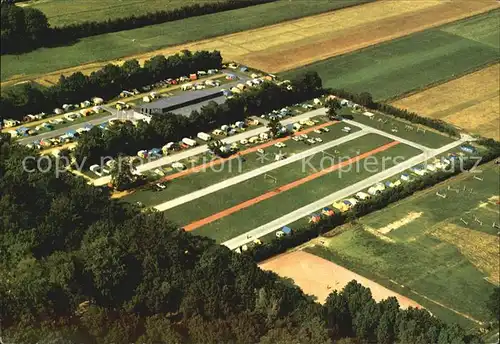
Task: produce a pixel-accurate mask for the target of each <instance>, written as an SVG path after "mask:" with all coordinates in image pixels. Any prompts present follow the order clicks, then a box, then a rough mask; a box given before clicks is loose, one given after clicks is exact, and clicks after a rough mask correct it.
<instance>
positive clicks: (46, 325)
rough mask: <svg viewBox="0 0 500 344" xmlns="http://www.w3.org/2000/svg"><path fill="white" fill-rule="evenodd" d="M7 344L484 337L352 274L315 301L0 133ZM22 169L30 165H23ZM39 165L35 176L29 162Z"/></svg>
mask: <svg viewBox="0 0 500 344" xmlns="http://www.w3.org/2000/svg"><path fill="white" fill-rule="evenodd" d="M0 152H1V154H0V175H1V176H2V178H0V191H1V192H0V219H1V224H2V225H1V226H0V275H1V276H2V278H1V279H0V309H1V310H2V341H4V342H7V343H57V344H59V343H60V344H62V343H65V344H69V343H75V344H76V343H88V344H101V343H103V344H104V343H169V344H172V343H206V344H212V343H213V344H225V343H227V344H230V343H231V344H233V343H237V344H254V343H260V344H285V343H286V344H290V343H291V344H302V343H317V344H333V343H343V344H348V343H352V344H355V343H374V342H377V343H380V344H386V343H387V344H389V343H399V344H415V343H422V344H424V343H425V344H427V343H439V344H446V343H466V344H467V343H471V344H472V343H481V339H480V338H479V337H478V336H477V335H475V334H474V333H470V332H467V331H465V330H464V329H462V328H460V327H459V326H458V325H447V324H445V323H443V322H441V321H440V320H438V319H437V318H435V317H433V316H432V315H430V314H429V313H428V312H427V311H425V310H419V309H412V308H410V309H408V310H402V309H400V308H399V304H398V302H397V300H396V299H395V298H388V299H386V300H383V301H381V302H378V303H377V302H375V301H374V300H373V297H372V295H371V292H370V290H369V289H368V288H365V287H363V286H362V285H360V284H358V283H356V282H355V281H352V282H350V283H349V284H347V285H346V286H345V287H344V288H343V289H342V290H338V291H334V292H332V293H331V294H330V295H329V296H328V298H327V300H326V303H325V304H324V305H320V304H318V303H315V302H313V300H312V299H311V298H310V297H308V296H306V295H304V293H303V292H302V291H301V290H300V289H299V288H297V287H295V286H293V285H291V284H289V283H288V282H285V281H284V280H282V279H280V278H279V277H278V276H277V275H276V274H274V273H271V272H265V271H262V270H260V269H259V268H258V266H257V265H256V264H255V262H254V261H253V260H252V259H251V258H250V257H248V256H245V255H239V254H236V253H234V252H231V251H230V250H229V249H227V248H226V247H224V246H220V245H217V244H215V242H214V241H212V240H210V239H208V238H205V237H200V236H195V235H192V234H190V233H187V232H184V231H183V230H180V229H179V228H177V227H176V226H175V225H173V224H172V223H171V222H169V221H168V218H166V217H165V215H164V214H162V213H143V212H141V211H140V210H139V209H137V208H135V207H133V206H131V205H127V204H126V203H120V202H118V201H116V200H112V199H110V197H109V196H110V195H109V193H108V191H107V189H100V188H95V187H92V186H90V185H87V183H86V182H85V181H84V180H83V179H82V178H78V177H77V178H75V177H74V176H72V175H69V174H66V173H63V174H62V175H59V176H57V175H56V174H55V173H54V172H55V171H54V170H52V169H51V167H50V164H51V162H50V161H51V159H54V158H51V157H47V159H44V160H43V163H42V165H41V166H40V167H42V168H43V171H44V172H42V170H39V169H36V163H34V162H28V165H26V162H25V161H24V158H25V157H26V156H27V155H32V156H37V154H38V153H37V152H36V151H32V150H30V149H28V148H26V147H23V146H19V145H16V144H13V143H12V142H11V141H10V137H9V136H8V135H5V134H0ZM23 165H24V168H23ZM31 169H34V170H33V172H28V170H31Z"/></svg>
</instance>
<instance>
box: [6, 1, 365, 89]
mask: <svg viewBox="0 0 500 344" xmlns="http://www.w3.org/2000/svg"><path fill="white" fill-rule="evenodd" d="M366 1H369V0H338V1H328V0H316V1H314V2H311V1H300V0H296V1H293V2H290V1H286V0H283V1H277V2H273V3H269V4H263V5H257V6H252V7H248V8H242V9H236V10H232V11H225V12H220V13H214V14H209V15H205V16H201V17H192V18H187V19H184V20H178V21H173V22H167V23H163V24H158V25H150V26H147V27H143V28H138V29H133V30H126V31H120V32H114V33H109V34H103V35H99V36H93V37H87V38H84V39H81V40H79V41H78V42H77V43H75V44H73V45H71V46H64V47H55V48H42V49H37V50H35V51H32V52H29V53H26V54H22V55H2V56H1V64H2V67H4V68H2V71H1V80H2V82H3V81H6V80H7V79H10V81H12V82H19V81H23V80H26V77H35V76H37V75H38V76H40V75H43V74H46V73H49V72H54V71H57V72H56V73H55V75H54V76H53V77H52V78H51V80H55V81H57V80H58V78H59V75H60V74H61V73H63V72H67V73H72V72H76V71H85V72H91V71H93V70H95V69H97V68H100V67H102V66H104V65H105V64H107V63H109V62H113V61H109V60H114V59H119V61H121V60H122V59H121V58H123V57H125V56H130V55H136V54H144V53H146V52H151V51H154V52H151V53H148V54H146V55H144V56H142V58H141V60H144V59H147V58H149V57H151V56H153V55H158V54H172V53H176V52H179V51H180V50H182V49H186V48H188V49H193V50H194V49H197V44H189V45H184V46H176V45H179V44H183V43H187V42H193V41H199V40H203V39H206V38H209V37H215V36H221V35H228V34H232V33H234V32H239V31H244V30H251V29H255V28H259V27H262V26H266V25H273V24H276V23H279V22H282V21H287V20H292V19H296V18H301V17H304V16H310V15H315V14H318V13H322V12H326V11H332V10H336V9H339V8H342V7H346V6H352V5H356V4H359V3H363V2H366ZM292 3H293V6H291V4H292ZM207 42H210V41H206V42H200V43H202V44H204V45H205V46H206V47H207V48H208V47H209V46H210V44H208V46H207V44H206V43H207ZM215 42H217V41H215ZM173 46H175V47H174V48H170V49H165V48H166V47H173ZM227 46H230V47H232V46H231V45H227ZM200 48H201V47H200ZM215 48H216V47H212V49H215ZM157 49H162V50H157ZM232 49H237V48H236V47H232ZM155 50H157V51H155ZM245 51H246V50H244V51H243V52H245ZM225 52H228V51H227V50H226V51H224V52H223V53H225ZM235 52H236V53H237V51H235ZM240 52H241V50H240ZM232 56H234V52H233V55H232ZM55 57H57V58H55ZM134 57H138V58H139V56H134ZM226 58H231V55H228V56H227V57H226ZM119 61H115V62H119ZM95 62H102V63H95ZM89 63H94V64H91V65H88V64H89ZM81 65H83V66H81ZM73 66H78V67H76V68H74V69H70V70H66V71H60V70H61V69H64V68H69V67H73ZM3 86H5V85H4V84H2V87H3Z"/></svg>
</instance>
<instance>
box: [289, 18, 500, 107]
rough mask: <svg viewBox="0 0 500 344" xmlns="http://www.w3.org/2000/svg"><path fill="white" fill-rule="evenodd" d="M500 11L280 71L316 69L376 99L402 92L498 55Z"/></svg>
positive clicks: (330, 83)
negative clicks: (499, 16) (499, 20)
mask: <svg viewBox="0 0 500 344" xmlns="http://www.w3.org/2000/svg"><path fill="white" fill-rule="evenodd" d="M498 15H499V11H498V10H495V11H491V12H488V13H486V14H482V15H478V16H477V17H473V18H469V19H464V20H462V21H459V22H456V23H452V24H448V25H444V26H441V27H439V28H434V29H429V30H425V31H422V32H418V33H415V34H412V35H409V36H406V37H403V38H399V39H396V40H393V41H390V42H386V43H382V44H379V45H376V46H373V47H369V48H366V49H362V50H359V51H356V52H354V53H351V54H346V55H341V56H337V57H334V58H331V59H328V60H325V61H321V62H317V63H314V64H311V65H308V66H305V67H302V68H298V69H295V70H291V71H288V72H285V73H283V74H282V76H283V77H285V78H293V77H294V76H295V75H297V74H299V73H302V72H305V71H308V70H315V71H317V72H318V73H319V74H320V76H321V78H322V79H323V84H324V85H325V86H326V87H333V88H345V89H347V90H349V91H352V92H358V93H359V92H363V91H366V92H370V93H371V94H372V95H373V97H374V99H376V100H386V99H390V98H394V97H396V96H401V95H403V94H405V93H408V92H411V91H415V90H418V89H421V88H423V87H426V86H428V85H431V84H433V83H437V82H442V81H445V80H449V79H452V78H455V77H456V76H457V75H461V74H465V73H468V72H470V71H471V70H474V69H477V68H480V67H482V66H484V65H486V64H488V63H492V62H494V61H497V60H498V53H499V42H500V36H499V35H500V33H499V32H498V30H497V28H498Z"/></svg>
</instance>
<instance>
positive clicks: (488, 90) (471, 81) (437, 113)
mask: <svg viewBox="0 0 500 344" xmlns="http://www.w3.org/2000/svg"><path fill="white" fill-rule="evenodd" d="M499 94H500V65H498V64H494V65H492V66H490V67H487V68H485V69H482V70H480V71H477V72H475V73H472V74H469V75H466V76H463V77H461V78H458V79H456V80H452V81H449V82H447V83H445V84H442V85H439V86H436V87H432V88H429V89H427V90H425V91H422V92H419V93H416V94H413V95H410V96H408V97H406V98H403V99H399V100H397V101H395V102H394V103H393V105H395V106H397V107H400V108H405V109H408V110H409V111H414V112H417V113H419V114H421V115H425V116H427V117H432V118H438V119H441V120H443V121H446V122H448V123H452V124H454V125H456V126H458V127H460V128H463V129H465V130H467V131H469V132H471V133H477V134H479V135H482V136H485V137H491V138H494V139H496V140H499V139H500V132H499V130H500V129H499V128H500V113H499V108H498V104H499V103H500V97H499Z"/></svg>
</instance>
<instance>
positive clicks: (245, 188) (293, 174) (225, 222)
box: [166, 134, 420, 242]
mask: <svg viewBox="0 0 500 344" xmlns="http://www.w3.org/2000/svg"><path fill="white" fill-rule="evenodd" d="M384 146H385V148H384V149H385V151H381V152H375V151H374V153H373V155H372V156H373V157H375V159H380V160H377V161H378V162H379V165H377V166H378V168H379V169H380V165H382V163H383V164H384V166H385V168H388V167H390V166H393V165H395V164H397V163H398V162H400V161H401V160H403V159H406V158H408V157H411V156H414V155H417V154H419V153H420V151H419V150H417V149H415V148H412V147H409V146H406V145H404V144H396V145H395V142H394V141H391V140H390V139H387V138H385V137H382V136H378V135H375V134H367V135H365V136H363V137H360V138H357V139H355V140H352V141H349V142H348V143H345V144H342V145H339V146H337V147H335V149H330V150H327V151H326V152H327V153H328V154H331V155H333V156H336V157H342V161H347V160H346V159H347V157H348V156H349V157H351V158H354V157H355V156H357V155H360V154H363V153H366V152H370V151H372V150H376V149H378V148H381V147H384ZM335 151H336V152H337V153H335ZM370 154H372V153H369V154H368V155H370ZM383 157H386V158H387V157H391V158H395V157H398V159H401V160H398V159H387V160H386V161H385V162H383V161H382V158H383ZM322 159H323V155H322V154H316V155H315V156H313V157H312V158H311V160H310V161H309V163H310V164H311V166H314V167H315V169H314V170H312V169H311V167H310V166H309V165H305V166H303V162H302V161H299V162H296V163H292V164H290V165H287V166H284V167H281V168H278V169H275V170H273V171H272V172H271V173H269V174H270V175H271V176H272V177H274V178H276V179H277V182H276V183H274V182H273V181H272V179H266V178H264V177H263V176H258V177H255V178H252V179H249V180H247V181H245V182H243V183H240V184H237V185H234V186H233V187H231V188H226V189H222V190H220V191H217V192H215V193H213V194H211V195H209V196H204V197H201V198H198V199H196V200H194V201H191V202H188V203H184V204H182V205H180V206H178V207H175V208H171V209H169V210H167V211H166V213H167V214H168V216H169V217H170V219H171V220H173V221H177V222H179V224H180V225H183V226H185V228H186V229H188V230H194V233H195V234H199V235H205V236H208V237H212V238H214V239H215V240H217V241H220V242H222V241H224V240H227V239H229V238H232V237H234V236H236V235H239V234H242V233H244V232H246V231H248V230H251V229H253V228H255V227H257V226H259V225H261V224H264V223H267V222H269V221H271V220H273V219H275V218H276V217H279V216H281V215H282V214H284V213H287V212H289V211H291V210H294V209H296V208H298V207H300V206H303V205H305V204H308V203H311V202H313V201H315V200H317V199H318V198H321V197H324V196H325V195H327V194H330V193H332V192H333V191H335V190H339V189H342V188H344V187H346V186H348V185H350V184H352V183H354V182H356V181H359V180H362V179H364V178H366V177H367V176H369V175H371V174H375V173H376V172H379V171H378V170H377V169H376V168H374V169H372V170H370V171H368V170H367V169H364V168H363V162H362V161H363V160H362V159H361V162H360V163H356V162H354V163H351V164H350V165H346V166H343V168H341V169H338V170H334V171H332V172H330V173H324V174H322V175H318V176H317V177H316V178H315V179H311V180H309V179H308V178H309V176H311V175H312V174H314V173H316V172H318V171H320V170H322V169H328V168H330V167H333V166H335V165H336V163H338V161H339V160H335V161H334V162H333V163H332V160H330V158H327V159H326V160H328V161H325V159H324V160H322ZM321 163H323V166H321ZM321 167H323V168H321ZM371 167H373V165H372V166H371ZM302 178H305V180H304V181H302V182H301V183H299V184H297V185H296V186H294V187H289V185H290V184H293V183H294V182H296V181H299V180H302ZM280 189H281V190H280ZM277 190H280V191H277ZM269 193H272V194H269ZM263 195H266V197H265V198H263V199H260V198H259V197H261V196H263ZM257 198H258V199H257ZM254 201H255V202H254ZM242 203H244V204H246V206H245V207H244V208H242V209H237V211H234V212H231V213H229V214H225V212H227V210H228V209H230V210H231V209H232V208H233V209H234V208H238V207H239V206H241V204H242ZM247 203H248V204H247ZM222 211H223V212H224V215H226V216H221V217H219V218H216V219H213V221H211V222H209V223H207V222H206V221H205V220H204V218H206V217H208V216H212V215H214V214H219V212H222ZM257 214H258V215H257ZM200 220H201V221H200ZM193 221H195V222H194V223H193ZM196 221H199V222H196ZM186 225H188V226H186ZM221 228H223V229H224V230H221Z"/></svg>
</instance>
